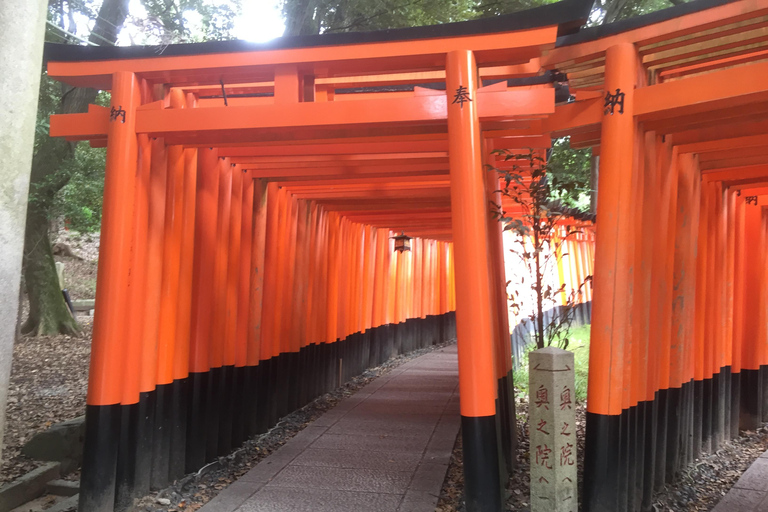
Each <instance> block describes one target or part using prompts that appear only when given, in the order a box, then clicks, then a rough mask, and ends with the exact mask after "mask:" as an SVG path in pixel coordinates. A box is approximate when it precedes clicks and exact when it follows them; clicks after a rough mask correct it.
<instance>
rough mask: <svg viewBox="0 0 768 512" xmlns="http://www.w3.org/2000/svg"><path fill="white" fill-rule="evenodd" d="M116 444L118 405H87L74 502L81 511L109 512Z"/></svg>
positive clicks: (113, 489)
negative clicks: (78, 482) (80, 468)
mask: <svg viewBox="0 0 768 512" xmlns="http://www.w3.org/2000/svg"><path fill="white" fill-rule="evenodd" d="M119 442H120V405H87V406H86V407H85V444H84V446H83V465H82V472H81V475H80V498H79V503H78V510H80V511H81V512H102V511H104V510H112V508H113V506H114V503H115V483H116V474H117V451H118V443H119Z"/></svg>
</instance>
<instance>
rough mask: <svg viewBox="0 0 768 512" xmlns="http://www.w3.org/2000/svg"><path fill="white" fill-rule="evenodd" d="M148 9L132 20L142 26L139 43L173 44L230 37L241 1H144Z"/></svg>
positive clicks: (145, 7)
mask: <svg viewBox="0 0 768 512" xmlns="http://www.w3.org/2000/svg"><path fill="white" fill-rule="evenodd" d="M141 5H142V7H144V9H145V10H146V12H147V16H146V17H145V18H142V19H138V18H133V19H131V25H133V26H135V27H137V28H139V29H140V32H139V33H140V34H141V38H142V40H141V41H133V42H134V43H136V44H158V43H159V44H173V43H193V42H200V41H217V40H223V39H231V38H232V32H233V31H234V28H235V18H236V17H237V15H238V14H239V13H240V11H241V0H218V1H215V2H214V1H212V0H141Z"/></svg>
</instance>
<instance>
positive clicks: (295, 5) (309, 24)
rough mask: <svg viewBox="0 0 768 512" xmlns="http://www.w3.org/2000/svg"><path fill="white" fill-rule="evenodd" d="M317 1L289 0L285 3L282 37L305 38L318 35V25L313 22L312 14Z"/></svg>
mask: <svg viewBox="0 0 768 512" xmlns="http://www.w3.org/2000/svg"><path fill="white" fill-rule="evenodd" d="M317 4H318V1H317V0H289V1H287V2H286V3H285V8H284V13H285V32H284V33H283V35H284V36H306V35H312V34H319V33H320V25H319V23H316V22H315V19H314V12H315V9H316V8H317Z"/></svg>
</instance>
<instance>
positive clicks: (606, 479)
mask: <svg viewBox="0 0 768 512" xmlns="http://www.w3.org/2000/svg"><path fill="white" fill-rule="evenodd" d="M620 430H621V416H620V415H616V416H609V415H603V414H595V413H590V412H587V434H586V446H585V453H584V488H583V489H584V491H583V494H584V497H583V499H582V506H583V507H584V510H588V511H589V512H615V511H616V510H618V508H619V494H618V491H619V476H620V475H619V472H618V471H616V469H617V468H618V467H619V446H620V445H621V433H620Z"/></svg>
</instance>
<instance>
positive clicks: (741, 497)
mask: <svg viewBox="0 0 768 512" xmlns="http://www.w3.org/2000/svg"><path fill="white" fill-rule="evenodd" d="M764 497H765V493H764V492H762V491H752V490H749V489H731V490H730V491H728V494H726V495H725V497H724V498H723V499H722V500H720V503H718V504H717V506H716V507H715V508H714V509H712V512H736V511H739V512H751V511H753V510H754V509H755V507H757V506H758V505H759V504H760V502H761V501H762V500H763V498H764Z"/></svg>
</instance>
